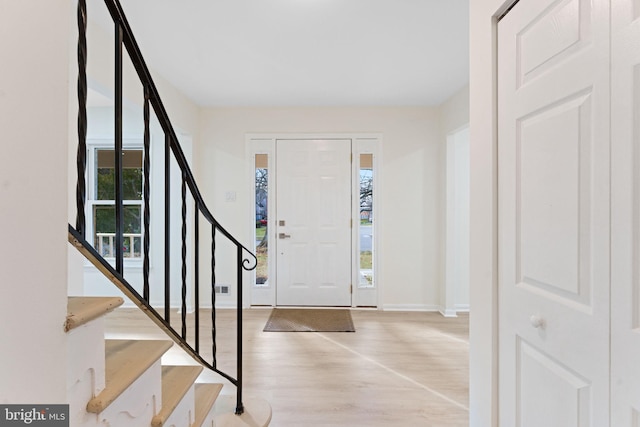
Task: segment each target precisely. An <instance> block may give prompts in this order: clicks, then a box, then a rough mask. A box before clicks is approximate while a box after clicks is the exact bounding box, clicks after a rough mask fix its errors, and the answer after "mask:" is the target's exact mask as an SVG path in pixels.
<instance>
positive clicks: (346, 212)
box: [276, 140, 351, 306]
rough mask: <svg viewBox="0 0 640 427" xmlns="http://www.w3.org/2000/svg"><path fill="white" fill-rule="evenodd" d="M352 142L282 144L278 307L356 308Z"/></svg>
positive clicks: (279, 154)
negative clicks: (353, 304) (353, 292)
mask: <svg viewBox="0 0 640 427" xmlns="http://www.w3.org/2000/svg"><path fill="white" fill-rule="evenodd" d="M350 158H351V141H350V140H278V141H277V142H276V162H277V167H276V170H277V178H276V181H277V183H276V185H277V218H276V226H277V229H276V238H277V240H276V241H277V243H276V245H277V288H276V303H277V305H296V306H349V305H351V290H350V289H351V161H350Z"/></svg>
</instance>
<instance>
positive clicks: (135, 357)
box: [87, 340, 173, 414]
mask: <svg viewBox="0 0 640 427" xmlns="http://www.w3.org/2000/svg"><path fill="white" fill-rule="evenodd" d="M104 344H105V388H104V390H102V392H101V393H100V394H99V395H97V396H95V397H94V398H93V399H91V400H90V401H89V403H88V404H87V412H92V413H96V414H99V413H100V412H102V411H103V410H104V409H105V408H106V407H107V406H109V405H110V404H111V403H112V402H113V401H114V400H116V398H117V397H118V396H120V395H121V394H122V392H124V391H125V390H126V389H127V388H128V387H129V386H130V385H131V384H133V382H134V381H135V380H136V379H138V378H139V377H140V375H142V374H143V373H144V372H145V371H146V370H147V369H149V367H150V366H151V365H153V364H154V363H155V362H156V361H157V360H158V359H160V357H162V355H163V354H164V353H165V352H166V351H167V350H169V349H170V348H171V347H172V346H173V342H171V341H165V340H162V341H161V340H105V343H104Z"/></svg>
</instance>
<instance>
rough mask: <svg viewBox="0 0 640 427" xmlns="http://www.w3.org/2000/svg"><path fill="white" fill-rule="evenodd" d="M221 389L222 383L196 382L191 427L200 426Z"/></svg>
mask: <svg viewBox="0 0 640 427" xmlns="http://www.w3.org/2000/svg"><path fill="white" fill-rule="evenodd" d="M221 391H222V384H196V414H195V420H194V422H193V424H192V425H191V427H201V426H202V423H204V420H205V418H207V415H208V414H209V412H210V411H211V408H212V407H213V404H214V403H215V402H216V399H217V398H218V395H219V394H220V392H221Z"/></svg>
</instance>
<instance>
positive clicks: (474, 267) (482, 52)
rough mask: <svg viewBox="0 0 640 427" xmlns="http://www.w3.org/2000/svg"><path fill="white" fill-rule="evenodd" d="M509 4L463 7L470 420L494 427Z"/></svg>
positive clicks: (492, 0)
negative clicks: (503, 56)
mask: <svg viewBox="0 0 640 427" xmlns="http://www.w3.org/2000/svg"><path fill="white" fill-rule="evenodd" d="M511 3H513V2H512V1H505V0H474V1H471V2H469V9H470V10H469V13H470V19H469V25H470V46H469V51H470V81H469V87H470V91H469V98H470V132H471V135H470V138H471V200H470V203H471V205H470V206H471V233H470V234H471V236H470V237H471V246H470V250H471V263H470V274H471V277H472V278H473V279H472V282H473V283H472V286H471V289H470V291H471V294H470V301H471V306H472V307H473V309H472V310H471V315H470V323H471V328H470V355H471V357H470V382H469V389H470V390H469V393H470V420H471V426H472V427H476V426H477V427H490V426H497V422H498V421H497V404H498V399H497V377H498V376H497V279H496V274H497V270H496V267H497V266H496V262H497V261H496V260H497V257H496V249H497V246H496V241H495V236H496V219H497V215H496V197H497V195H496V191H495V189H496V172H497V168H496V134H495V123H496V117H495V110H496V100H495V94H496V82H495V79H494V71H495V63H496V49H495V27H496V25H495V22H496V19H495V17H497V16H499V14H500V13H502V12H503V11H504V10H506V8H507V6H508V5H509V4H511Z"/></svg>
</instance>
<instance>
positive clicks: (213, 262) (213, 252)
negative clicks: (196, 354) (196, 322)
mask: <svg viewBox="0 0 640 427" xmlns="http://www.w3.org/2000/svg"><path fill="white" fill-rule="evenodd" d="M211 338H212V341H213V346H212V350H213V361H212V366H213V368H214V369H216V368H217V365H218V361H217V359H216V351H217V349H216V225H215V224H211Z"/></svg>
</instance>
